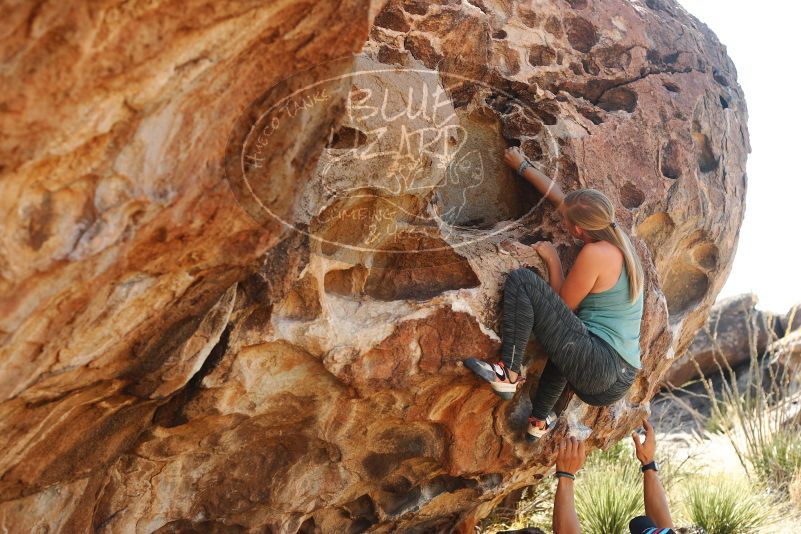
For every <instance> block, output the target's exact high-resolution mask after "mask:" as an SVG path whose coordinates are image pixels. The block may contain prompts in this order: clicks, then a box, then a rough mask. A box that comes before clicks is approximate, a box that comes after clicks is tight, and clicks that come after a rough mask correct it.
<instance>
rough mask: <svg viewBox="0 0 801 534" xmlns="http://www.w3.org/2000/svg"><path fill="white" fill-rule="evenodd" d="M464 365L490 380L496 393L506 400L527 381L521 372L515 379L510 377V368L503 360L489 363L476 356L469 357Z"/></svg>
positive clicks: (482, 377)
mask: <svg viewBox="0 0 801 534" xmlns="http://www.w3.org/2000/svg"><path fill="white" fill-rule="evenodd" d="M464 365H465V367H467V368H468V369H470V370H471V371H473V372H474V373H475V374H476V375H478V377H479V378H481V379H482V380H486V381H487V382H489V384H490V387H492V390H493V391H494V392H495V394H496V395H498V396H499V397H501V398H502V399H504V400H509V399H511V398H512V397H514V395H515V392H517V387H518V386H519V385H520V384H522V383H523V382H525V381H526V379H525V377H523V375H522V374H519V373H518V375H517V378H515V379H514V380H512V379H511V378H509V369H508V368H507V367H506V366H505V365H504V364H503V362H498V363H489V362H485V361H482V360H479V359H476V358H467V359H466V360H465V361H464Z"/></svg>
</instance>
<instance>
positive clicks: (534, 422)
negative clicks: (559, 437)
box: [526, 412, 556, 441]
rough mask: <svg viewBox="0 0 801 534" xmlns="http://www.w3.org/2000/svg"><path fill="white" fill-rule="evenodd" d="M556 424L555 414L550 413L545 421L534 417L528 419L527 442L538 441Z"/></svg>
mask: <svg viewBox="0 0 801 534" xmlns="http://www.w3.org/2000/svg"><path fill="white" fill-rule="evenodd" d="M555 424H556V414H555V413H553V412H551V413H549V414H548V416H547V417H546V418H545V421H542V420H541V419H537V418H536V417H529V418H528V430H526V440H527V441H538V440H539V439H541V438H542V437H543V436H544V435H545V434H547V433H548V432H549V431H550V430H551V429H552V428H553V427H554V425H555Z"/></svg>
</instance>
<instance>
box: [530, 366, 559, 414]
mask: <svg viewBox="0 0 801 534" xmlns="http://www.w3.org/2000/svg"><path fill="white" fill-rule="evenodd" d="M566 385H567V379H566V378H565V377H564V376H562V373H560V372H559V369H557V368H556V365H554V363H553V362H552V361H550V360H549V361H548V363H546V364H545V369H543V371H542V374H541V375H540V383H539V385H537V393H536V394H535V395H534V400H533V401H532V403H531V417H534V418H536V419H537V420H539V421H545V418H546V417H547V416H548V414H549V413H550V412H551V410H552V409H553V407H554V405H555V404H556V401H558V400H559V397H560V396H561V395H562V392H563V391H564V390H565V386H566Z"/></svg>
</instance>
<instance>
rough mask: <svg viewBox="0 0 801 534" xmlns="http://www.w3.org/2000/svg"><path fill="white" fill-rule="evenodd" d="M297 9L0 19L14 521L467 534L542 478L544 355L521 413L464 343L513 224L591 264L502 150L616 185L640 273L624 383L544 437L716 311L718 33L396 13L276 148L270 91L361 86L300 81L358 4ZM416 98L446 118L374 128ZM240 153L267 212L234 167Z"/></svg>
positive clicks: (725, 106) (630, 410)
mask: <svg viewBox="0 0 801 534" xmlns="http://www.w3.org/2000/svg"><path fill="white" fill-rule="evenodd" d="M311 5H312V4H311V3H309V4H305V3H296V2H273V3H270V5H269V6H267V7H265V6H264V5H263V4H262V3H256V2H253V3H247V2H231V3H222V4H220V3H207V4H203V3H195V4H191V5H189V6H187V5H185V4H183V3H182V4H168V3H166V2H162V3H159V2H155V3H152V4H148V5H147V7H141V8H133V7H121V6H116V5H111V4H108V5H105V4H104V5H102V6H93V7H92V9H91V10H90V9H89V8H88V7H74V6H73V7H67V6H66V4H65V6H63V7H59V6H57V5H55V4H47V5H43V6H41V7H40V8H35V7H33V6H25V7H20V8H19V9H15V10H13V11H10V12H9V13H8V16H7V17H6V18H5V19H4V23H3V24H4V28H5V31H4V32H3V33H2V37H1V38H0V39H2V41H0V49H1V50H2V51H3V57H4V64H5V65H6V69H4V71H3V73H2V76H3V85H4V88H6V91H5V92H4V95H3V106H2V108H0V111H1V112H2V113H1V114H0V121H2V123H0V124H2V130H3V132H4V136H3V139H2V141H0V149H1V150H2V152H3V158H2V162H3V163H2V165H3V167H2V172H3V179H2V181H0V187H2V192H3V194H2V196H0V198H2V200H0V207H2V210H3V225H4V232H3V234H2V237H0V246H2V256H0V258H1V259H2V263H0V269H1V270H0V273H1V274H2V278H0V287H2V300H1V301H0V302H1V303H2V304H0V321H1V322H0V330H1V332H0V333H1V334H2V342H3V347H2V353H0V361H2V364H3V371H2V377H0V378H1V380H0V394H1V395H2V400H3V401H2V404H0V413H1V414H2V416H1V417H0V427H2V430H3V432H2V433H1V434H0V435H2V438H0V443H1V444H2V446H3V451H4V452H3V454H2V455H0V472H2V477H1V478H0V518H1V519H0V521H2V524H3V525H5V526H6V527H8V528H9V529H11V530H16V531H30V530H34V529H49V530H51V531H62V532H77V531H86V530H92V529H94V530H98V531H100V530H102V531H109V532H154V531H159V532H193V531H203V532H205V531H214V532H247V531H253V532H263V531H275V532H297V531H301V532H313V531H323V532H359V531H364V530H366V529H369V528H372V529H373V530H374V531H390V530H396V529H403V530H406V531H414V530H417V531H436V530H452V529H459V530H461V531H464V532H466V531H469V530H470V529H471V527H472V525H473V524H474V523H475V522H476V521H477V520H478V519H480V518H481V517H483V516H484V515H486V514H487V513H488V512H489V511H490V510H491V509H492V507H493V506H494V505H495V504H496V503H498V502H500V500H502V499H503V497H504V496H505V495H507V494H508V493H510V492H512V491H515V490H516V489H518V488H520V487H522V486H525V485H529V484H531V483H532V482H533V481H534V479H535V478H536V477H537V476H539V475H542V474H543V473H545V472H546V471H547V470H548V465H549V462H550V461H551V460H552V458H553V445H554V442H553V441H548V442H546V443H545V444H544V445H543V447H542V448H539V449H532V448H531V447H530V446H527V445H526V444H525V443H524V442H523V440H522V439H521V425H522V423H523V421H524V418H525V415H526V413H527V410H528V406H529V402H530V401H529V400H528V395H529V394H530V392H531V389H532V388H533V387H535V386H536V379H535V375H536V374H537V372H538V369H540V368H541V365H542V363H543V355H542V354H541V353H540V352H539V351H538V350H537V347H536V343H532V347H531V349H532V350H531V358H530V363H531V365H530V367H529V373H528V374H529V376H530V377H531V379H530V380H529V383H528V387H527V389H526V390H525V391H524V392H522V393H521V394H520V395H518V397H517V398H515V399H514V400H513V401H511V402H508V403H501V402H499V401H498V399H497V398H496V397H494V396H493V395H492V394H491V393H490V392H489V391H488V390H487V389H486V388H482V387H481V386H480V384H478V383H476V381H475V380H474V379H473V378H471V377H470V376H469V375H468V373H467V372H466V371H465V370H464V369H463V368H462V367H461V366H460V365H459V363H458V362H459V359H460V358H462V357H464V356H467V355H476V356H484V357H491V356H492V355H493V353H494V352H495V351H496V350H497V348H498V344H499V343H498V338H497V336H496V335H495V334H494V332H493V330H494V329H496V328H497V319H498V303H499V297H500V289H501V287H502V282H503V273H505V272H507V271H508V270H510V269H512V268H515V267H518V266H521V265H531V266H532V268H535V269H537V270H538V271H540V272H541V273H543V271H542V267H541V265H540V264H539V263H538V262H537V261H536V260H535V259H534V258H532V257H523V256H522V255H521V254H514V255H499V254H498V249H497V243H498V242H499V241H500V240H501V239H504V238H517V239H520V240H523V241H529V240H533V239H538V238H547V239H552V240H553V241H554V242H555V243H556V244H557V245H558V247H559V251H560V254H561V255H562V258H563V260H564V262H565V264H566V265H567V266H569V265H570V263H571V261H572V258H573V257H574V255H575V253H576V247H575V245H574V244H573V243H572V242H571V240H570V238H569V236H568V235H567V234H566V233H565V232H564V231H563V230H561V228H560V227H559V226H558V224H557V219H556V217H555V215H554V214H553V212H552V210H550V209H549V208H547V207H544V206H542V205H539V204H538V203H537V200H538V197H537V195H536V194H535V193H534V191H532V190H531V189H530V188H528V187H527V186H525V185H524V184H521V183H520V181H519V180H517V179H516V178H514V176H513V175H512V174H511V173H510V172H509V171H507V170H506V169H504V168H503V166H502V165H501V163H500V154H501V150H502V148H504V147H505V146H506V145H507V143H519V144H520V145H521V146H522V147H523V149H524V150H525V151H526V153H527V154H528V155H529V156H530V157H531V158H532V159H535V160H536V161H538V162H539V164H541V165H542V166H543V168H544V169H545V170H546V171H548V172H550V173H551V174H553V175H554V176H555V177H556V178H557V179H558V181H559V182H560V183H561V184H562V186H563V187H565V188H569V189H570V188H576V187H595V188H598V189H600V190H602V191H604V192H606V193H607V194H608V195H609V197H610V198H611V199H612V200H613V202H614V203H615V206H616V209H617V217H618V220H619V221H620V224H621V225H623V226H624V227H625V228H626V229H628V230H629V231H630V232H631V234H632V235H633V239H634V241H635V243H636V246H637V249H638V251H639V253H640V255H641V258H642V260H643V263H644V266H645V269H646V276H647V291H648V293H647V298H646V301H645V316H644V323H643V330H642V349H643V371H642V373H641V374H640V376H639V377H638V379H637V382H636V384H635V385H634V387H633V388H632V391H631V394H630V395H629V396H628V398H626V399H625V400H623V401H621V402H619V403H617V404H616V405H614V406H612V407H609V408H603V409H599V408H588V407H586V406H584V405H582V404H581V403H580V402H578V401H577V400H575V399H565V402H563V403H562V404H564V405H565V410H564V413H563V417H562V418H561V420H560V425H559V427H558V429H557V432H556V433H555V435H554V439H558V437H559V436H561V435H564V433H565V432H568V431H569V432H573V433H576V434H579V435H581V436H584V437H587V438H588V439H589V440H590V443H591V445H593V446H604V445H605V444H608V443H609V442H611V441H614V440H617V439H618V438H620V437H621V436H623V435H624V434H626V433H627V432H628V431H629V430H630V429H631V428H632V427H633V426H634V425H635V424H636V423H637V421H638V419H639V418H640V417H641V415H642V414H643V413H644V412H646V411H647V409H648V406H647V401H648V400H649V399H650V398H651V396H652V395H653V394H654V393H655V392H656V391H657V389H658V388H659V385H660V383H661V381H662V379H663V377H664V375H665V373H666V372H667V369H668V368H669V367H670V365H671V364H672V363H673V359H674V355H675V354H682V353H683V352H684V350H685V349H686V348H687V346H688V345H689V343H690V341H691V339H692V337H693V334H694V333H695V331H696V330H697V329H698V328H699V327H700V326H701V325H702V324H703V322H704V319H705V317H706V314H707V312H708V309H709V307H710V305H711V303H712V302H713V301H714V298H715V295H716V294H717V292H718V291H719V289H720V287H721V286H722V284H723V283H724V281H725V278H726V275H727V274H728V271H729V268H730V266H731V261H732V257H733V254H734V251H735V248H736V239H737V231H738V228H739V224H740V221H741V219H742V213H743V199H744V195H745V186H746V179H745V159H746V154H747V151H748V140H747V130H746V109H745V102H744V100H743V95H742V91H741V89H740V88H739V86H738V85H737V81H736V72H735V69H734V66H733V64H732V63H731V61H730V60H729V59H728V58H727V57H726V55H725V50H724V48H723V47H722V46H721V45H720V44H719V43H718V42H717V40H716V38H715V37H714V36H713V35H712V34H711V32H709V30H708V29H707V28H706V27H705V26H703V25H702V24H701V23H699V22H698V21H697V20H695V19H693V18H692V17H690V16H689V15H688V14H687V13H685V12H684V11H683V10H682V9H681V8H680V7H679V6H678V4H676V3H675V2H672V1H668V0H648V1H645V2H639V1H631V2H630V1H624V0H619V1H617V0H608V1H604V2H600V1H586V0H572V1H570V2H564V1H561V0H552V1H541V2H536V3H531V4H529V3H512V2H503V1H498V2H494V1H493V2H491V1H486V0H485V1H481V2H474V3H470V2H461V3H460V2H456V1H443V2H437V3H429V2H418V1H412V0H409V1H406V2H402V3H401V2H394V1H393V2H390V3H389V4H388V5H387V6H386V7H385V8H384V9H383V10H382V11H381V12H380V13H378V14H377V16H376V19H375V23H374V24H373V27H372V30H371V31H370V34H369V41H368V42H367V44H366V47H365V50H366V54H367V55H366V57H363V58H361V59H359V60H358V61H357V62H356V67H357V68H358V69H361V70H363V71H366V72H364V73H362V74H360V75H359V76H358V77H351V78H344V80H346V81H348V82H349V83H350V82H352V83H351V85H352V87H347V84H344V85H345V86H344V87H340V85H342V84H340V85H334V86H333V90H332V92H331V93H329V95H328V96H330V97H331V100H330V101H329V102H326V103H325V105H321V106H312V107H310V108H308V109H304V110H303V111H302V112H300V113H299V114H297V115H293V121H290V126H291V128H285V129H282V130H280V132H281V133H280V134H278V135H273V136H272V137H271V138H270V143H269V144H267V143H265V142H263V141H264V140H263V139H260V138H259V137H258V135H256V137H255V139H254V138H253V136H251V137H248V135H250V133H252V132H253V131H255V130H254V129H250V127H251V126H253V124H254V123H255V121H256V118H257V117H256V115H258V113H259V112H261V111H263V109H262V108H261V107H260V106H261V105H262V104H263V103H264V102H265V101H266V100H265V98H266V96H269V97H274V96H275V95H276V94H281V95H286V94H290V93H291V92H292V91H293V90H295V89H299V88H300V87H299V86H297V84H299V83H301V82H302V83H304V84H306V86H308V84H309V83H312V82H313V81H314V78H313V77H312V78H309V79H304V74H302V72H311V74H313V75H314V76H320V75H321V73H323V74H325V75H326V76H335V75H336V74H338V73H340V72H347V71H348V70H349V69H350V68H351V62H349V61H345V62H335V63H331V64H330V65H331V66H330V67H327V68H325V69H322V70H320V71H304V69H306V68H307V67H310V66H311V65H313V64H323V63H325V62H326V60H328V59H331V58H337V57H342V56H347V54H348V53H350V52H352V51H356V50H358V49H359V48H360V47H361V46H362V44H363V43H364V41H365V39H366V38H367V37H368V27H369V25H370V22H371V16H372V15H374V14H375V7H376V6H375V5H368V4H367V3H360V2H339V3H333V2H316V3H314V6H315V9H314V10H311ZM126 6H127V5H126ZM381 64H383V67H381ZM396 67H403V69H401V71H400V72H385V73H377V72H376V69H378V68H387V69H390V70H391V69H394V68H396ZM435 67H436V68H438V69H439V70H440V72H441V73H443V74H442V75H436V74H432V73H431V72H428V70H427V69H432V68H435ZM295 73H301V74H299V76H296V77H295V78H292V79H293V80H295V82H291V83H290V82H288V83H286V84H283V85H281V84H279V87H278V89H275V90H271V89H270V87H272V86H273V85H274V84H275V83H276V82H278V81H279V80H280V79H284V78H287V77H290V76H291V75H292V74H295ZM445 73H451V74H450V75H447V74H445ZM343 83H344V82H343ZM424 86H425V87H427V88H429V89H430V90H431V92H430V93H428V94H429V95H433V94H435V93H436V94H439V95H440V97H442V98H441V99H440V100H439V101H438V103H437V106H436V109H429V111H432V113H404V114H403V115H402V118H400V119H398V118H393V119H392V120H390V119H389V117H388V115H386V113H391V111H393V109H394V110H395V111H397V109H395V108H397V106H401V107H403V106H404V105H406V104H409V102H410V101H414V98H416V97H414V95H410V94H409V93H408V89H409V88H410V87H414V88H417V90H418V91H422V90H423V89H422V88H423V87H424ZM348 89H350V92H348ZM438 89H440V91H439V93H437V90H438ZM271 91H273V92H271ZM416 94H418V95H419V94H422V93H420V92H418V93H416ZM265 95H266V96H265ZM344 95H349V98H348V99H347V101H343V97H344ZM383 95H386V97H387V99H386V103H387V105H386V106H385V108H384V109H383V110H381V113H385V114H383V115H375V114H373V115H371V113H369V112H368V111H370V110H373V109H374V108H376V109H378V108H380V107H381V100H380V97H381V96H383ZM443 95H444V96H443ZM373 97H379V100H377V101H372V100H370V99H371V98H373ZM268 100H269V99H268ZM375 102H378V106H377V107H376V106H375V105H374V104H375ZM430 102H431V101H430V100H429V105H430ZM434 112H437V113H434ZM438 113H439V114H438ZM250 119H253V121H251V122H248V121H249V120H250ZM440 119H442V120H440ZM332 126H335V131H334V132H333V133H332V134H331V135H329V134H330V133H331V127H332ZM383 126H392V127H391V128H389V127H388V128H384V129H382V127H383ZM403 128H406V130H404V129H403ZM265 131H266V130H265ZM404 131H405V132H406V134H404ZM232 132H233V133H232ZM408 132H417V134H418V135H419V136H420V137H419V138H418V139H415V142H416V144H415V143H412V142H411V141H410V137H409V135H408ZM256 134H258V131H256ZM254 135H255V134H254ZM231 139H234V140H235V141H236V142H234V143H233V144H232V142H231V141H230V140H231ZM326 141H328V146H327V148H324V147H323V145H325V143H326ZM248 143H250V144H248ZM265 146H266V147H267V148H266V149H264V150H262V148H264V147H265ZM398 146H401V147H403V150H402V151H400V152H402V155H403V156H404V157H403V158H399V157H398V155H399V150H398ZM246 147H248V148H250V149H252V150H261V151H260V152H258V158H255V159H252V160H248V162H249V163H248V165H250V166H248V165H245V164H244V163H243V160H242V159H241V158H240V159H237V154H238V153H236V150H238V149H244V148H246ZM368 150H371V151H373V152H371V153H368V152H367V151H368ZM370 154H373V155H375V154H378V156H377V157H373V156H371V155H370ZM387 154H389V156H388V155H387ZM251 155H252V154H251ZM243 169H244V170H243ZM254 169H256V171H259V170H260V169H261V172H264V173H269V174H266V175H265V176H266V181H262V182H259V184H257V186H255V188H254V192H255V197H253V198H256V199H258V202H257V201H255V200H253V199H250V200H249V197H247V195H245V194H244V193H245V192H246V191H245V190H246V189H247V188H248V187H250V186H249V185H248V184H245V182H244V181H243V180H242V179H240V178H241V176H239V175H237V172H239V170H242V172H243V175H244V172H245V171H253V170H254ZM224 175H226V176H228V177H229V183H230V186H231V187H229V183H226V181H224V179H223V176H224ZM246 185H247V187H245V186H246ZM237 201H238V202H237ZM240 206H241V207H240ZM259 209H262V210H265V209H269V210H270V211H271V212H272V215H273V216H271V217H268V216H266V215H265V213H264V211H261V212H260V211H259ZM276 216H277V217H276ZM278 219H280V220H281V221H283V222H284V223H288V225H290V226H295V227H296V228H297V229H299V230H302V231H301V232H294V231H291V230H289V229H288V228H287V225H286V224H285V225H282V224H280V222H279V221H278Z"/></svg>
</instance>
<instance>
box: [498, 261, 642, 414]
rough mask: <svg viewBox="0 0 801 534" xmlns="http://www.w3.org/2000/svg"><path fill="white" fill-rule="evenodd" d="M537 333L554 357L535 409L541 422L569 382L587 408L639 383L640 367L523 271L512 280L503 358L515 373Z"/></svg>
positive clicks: (508, 282)
mask: <svg viewBox="0 0 801 534" xmlns="http://www.w3.org/2000/svg"><path fill="white" fill-rule="evenodd" d="M532 332H534V335H535V336H536V338H537V340H538V341H539V342H540V345H542V347H543V348H544V349H545V351H546V352H547V353H548V363H547V364H546V365H545V369H544V370H543V372H542V376H541V377H540V383H539V386H538V387H537V393H536V395H535V397H534V401H533V402H532V407H531V415H532V416H534V417H536V418H537V419H545V418H546V416H547V415H548V413H549V412H550V411H551V410H552V409H553V406H554V404H556V401H557V400H559V396H560V395H561V394H562V391H564V389H565V384H567V383H569V384H570V386H571V387H572V388H573V390H574V391H575V392H576V395H577V396H578V397H579V398H580V399H581V400H582V401H584V402H586V403H587V404H590V405H592V406H606V405H608V404H611V403H613V402H615V401H616V400H618V399H621V398H622V397H623V396H624V395H625V394H626V392H627V391H628V389H629V388H630V387H631V384H632V383H633V382H634V375H635V374H636V373H637V368H635V367H633V366H632V365H630V364H629V363H628V362H626V361H625V360H624V359H623V358H622V357H621V356H620V355H619V354H618V353H617V351H615V349H613V348H612V347H611V346H610V345H609V344H608V343H607V342H606V341H604V340H603V339H601V338H600V337H598V336H596V335H595V334H594V333H592V332H590V331H589V330H588V329H587V327H586V325H585V324H584V323H583V322H581V319H579V318H578V317H576V315H575V314H574V313H573V312H572V311H570V309H569V308H568V307H567V305H565V302H564V301H563V300H562V298H561V297H560V296H559V295H557V294H556V292H555V291H554V290H553V288H551V286H550V285H549V284H548V283H547V282H546V281H545V280H543V279H542V278H541V277H540V276H539V275H538V274H536V273H535V272H533V271H531V270H529V269H525V268H523V269H517V270H514V271H512V272H510V273H509V275H508V277H507V278H506V284H505V286H504V293H503V319H502V325H501V337H502V339H503V341H502V344H501V358H502V359H503V363H504V365H506V366H507V367H508V368H509V369H511V370H512V371H515V372H518V373H519V372H520V364H521V363H522V362H523V356H524V355H525V349H526V345H527V344H528V339H529V336H530V335H531V333H532Z"/></svg>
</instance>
